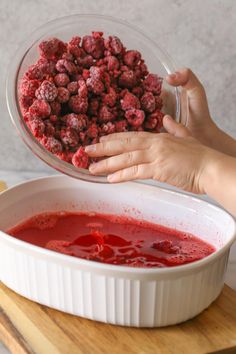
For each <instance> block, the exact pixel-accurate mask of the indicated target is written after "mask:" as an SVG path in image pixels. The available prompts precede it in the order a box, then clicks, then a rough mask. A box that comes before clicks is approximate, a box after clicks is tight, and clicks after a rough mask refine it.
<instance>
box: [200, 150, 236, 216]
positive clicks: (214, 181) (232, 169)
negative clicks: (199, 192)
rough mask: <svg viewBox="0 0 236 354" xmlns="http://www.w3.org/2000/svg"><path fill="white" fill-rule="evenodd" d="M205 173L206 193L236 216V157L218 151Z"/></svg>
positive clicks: (204, 186) (204, 187)
mask: <svg viewBox="0 0 236 354" xmlns="http://www.w3.org/2000/svg"><path fill="white" fill-rule="evenodd" d="M204 173H205V177H204V183H203V184H204V185H203V189H204V191H205V193H206V194H207V195H208V196H209V197H211V198H213V199H214V200H215V201H217V202H218V203H219V204H220V205H222V206H223V207H224V208H225V209H226V210H228V211H229V212H230V213H231V214H233V215H234V216H235V217H236V158H233V157H231V156H227V155H224V154H221V153H218V154H216V155H215V157H214V159H213V160H212V162H210V163H209V165H208V166H207V167H206V171H205V172H204Z"/></svg>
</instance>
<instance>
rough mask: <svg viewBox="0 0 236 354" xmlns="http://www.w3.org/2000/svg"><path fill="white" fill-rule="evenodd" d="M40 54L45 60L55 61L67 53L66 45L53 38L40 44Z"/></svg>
mask: <svg viewBox="0 0 236 354" xmlns="http://www.w3.org/2000/svg"><path fill="white" fill-rule="evenodd" d="M39 52H40V55H41V56H42V57H44V58H47V59H55V58H58V57H60V56H62V54H63V53H64V52H66V44H65V43H63V42H62V41H60V40H59V39H57V38H52V39H49V40H47V41H43V42H41V43H40V45H39Z"/></svg>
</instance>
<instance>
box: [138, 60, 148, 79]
mask: <svg viewBox="0 0 236 354" xmlns="http://www.w3.org/2000/svg"><path fill="white" fill-rule="evenodd" d="M139 70H140V72H141V76H142V77H143V78H144V77H145V76H147V75H148V74H149V71H148V68H147V65H146V64H145V63H144V60H141V63H140V64H139Z"/></svg>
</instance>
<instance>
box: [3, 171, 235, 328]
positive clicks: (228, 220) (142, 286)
mask: <svg viewBox="0 0 236 354" xmlns="http://www.w3.org/2000/svg"><path fill="white" fill-rule="evenodd" d="M56 210H70V211H74V210H84V211H100V212H104V213H111V214H126V215H129V216H132V217H135V218H139V219H145V220H148V221H152V222H157V223H161V224H163V225H166V226H170V227H173V228H177V229H179V230H183V231H186V232H191V233H193V234H196V235H197V236H198V237H200V238H201V239H203V240H206V241H208V242H210V243H211V244H214V245H215V247H216V249H217V250H216V252H215V253H213V254H212V255H210V256H209V257H207V258H205V259H203V260H200V261H197V262H194V263H191V264H188V265H183V266H178V267H172V268H156V269H153V268H152V269H148V268H146V269H144V268H143V269H140V268H130V267H124V266H114V265H107V264H101V263H97V262H92V261H87V260H82V259H79V258H74V257H70V256H66V255H63V254H59V253H56V252H53V251H49V250H46V249H43V248H40V247H36V246H33V245H31V244H28V243H26V242H22V241H20V240H17V239H16V238H14V237H11V236H9V235H7V234H6V233H4V230H7V229H8V228H10V227H12V226H14V225H16V224H18V223H19V222H21V221H23V220H24V219H26V218H28V217H30V216H33V215H35V214H38V213H41V212H44V211H56ZM0 229H1V230H3V231H2V232H0V280H1V281H2V282H3V283H4V284H6V285H7V286H8V287H9V288H11V289H13V290H14V291H16V292H17V293H19V294H21V295H23V296H25V297H27V298H29V299H31V300H34V301H37V302H39V303H41V304H44V305H47V306H50V307H53V308H56V309H58V310H61V311H65V312H68V313H71V314H74V315H78V316H82V317H86V318H89V319H93V320H97V321H102V322H108V323H112V324H117V325H124V326H137V327H157V326H167V325H171V324H176V323H180V322H182V321H185V320H188V319H190V318H192V317H194V316H196V315H197V314H199V313H200V312H201V311H203V310H204V309H205V308H207V307H208V306H209V305H210V304H211V303H212V302H213V301H214V300H215V299H216V298H217V296H218V295H219V294H220V292H221V289H222V287H223V284H224V275H225V271H226V266H227V261H228V255H229V250H230V246H231V245H232V243H233V241H234V238H235V222H234V220H233V218H232V217H231V216H230V215H229V214H227V213H226V212H225V211H223V210H222V209H220V208H217V207H215V206H213V205H211V204H209V203H206V202H204V201H202V200H198V199H195V198H192V197H190V196H187V195H184V194H180V193H176V192H173V191H168V190H165V189H160V188H157V187H153V186H148V185H143V184H139V183H125V184H119V185H101V184H93V183H88V182H83V181H78V180H74V179H71V178H69V177H66V176H53V177H47V178H41V179H37V180H33V181H30V182H26V183H23V184H20V185H18V186H16V187H13V188H11V189H9V190H7V191H6V192H4V193H2V194H1V195H0Z"/></svg>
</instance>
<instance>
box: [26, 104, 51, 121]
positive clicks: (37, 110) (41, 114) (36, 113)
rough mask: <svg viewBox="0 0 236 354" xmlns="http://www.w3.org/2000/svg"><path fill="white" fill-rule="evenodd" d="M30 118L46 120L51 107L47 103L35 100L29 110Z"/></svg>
mask: <svg viewBox="0 0 236 354" xmlns="http://www.w3.org/2000/svg"><path fill="white" fill-rule="evenodd" d="M29 113H30V115H31V117H32V118H47V117H48V116H50V113H51V107H50V105H49V103H48V102H47V101H43V100H35V101H34V102H33V104H32V105H31V106H30V108H29Z"/></svg>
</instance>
